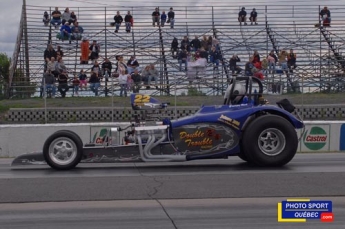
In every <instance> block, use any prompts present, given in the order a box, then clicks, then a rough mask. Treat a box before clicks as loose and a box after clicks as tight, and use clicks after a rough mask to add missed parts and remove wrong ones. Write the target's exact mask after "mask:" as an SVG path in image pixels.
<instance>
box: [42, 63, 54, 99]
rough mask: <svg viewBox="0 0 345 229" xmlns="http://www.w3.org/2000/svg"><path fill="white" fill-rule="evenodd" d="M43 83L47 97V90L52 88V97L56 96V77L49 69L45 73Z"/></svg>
mask: <svg viewBox="0 0 345 229" xmlns="http://www.w3.org/2000/svg"><path fill="white" fill-rule="evenodd" d="M42 83H43V85H45V88H44V91H45V95H44V96H45V97H47V91H49V90H52V98H55V94H56V86H55V77H54V75H53V74H52V73H51V72H50V71H49V70H47V71H46V73H44V75H43V82H42Z"/></svg>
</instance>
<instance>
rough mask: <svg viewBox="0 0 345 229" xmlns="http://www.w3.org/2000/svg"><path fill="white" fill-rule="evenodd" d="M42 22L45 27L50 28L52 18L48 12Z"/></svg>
mask: <svg viewBox="0 0 345 229" xmlns="http://www.w3.org/2000/svg"><path fill="white" fill-rule="evenodd" d="M42 21H43V23H44V25H45V26H48V24H49V21H50V18H49V14H48V12H47V11H45V12H44V14H43V19H42Z"/></svg>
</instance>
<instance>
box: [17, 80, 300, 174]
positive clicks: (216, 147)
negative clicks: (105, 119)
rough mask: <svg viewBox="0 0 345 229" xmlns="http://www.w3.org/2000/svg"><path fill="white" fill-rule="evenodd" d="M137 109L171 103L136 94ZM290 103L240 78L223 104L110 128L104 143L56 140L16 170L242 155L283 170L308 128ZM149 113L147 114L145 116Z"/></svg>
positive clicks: (74, 137)
mask: <svg viewBox="0 0 345 229" xmlns="http://www.w3.org/2000/svg"><path fill="white" fill-rule="evenodd" d="M131 104H132V108H133V109H134V110H137V111H145V112H147V113H149V112H153V113H160V111H162V110H164V109H167V106H168V104H167V103H160V102H159V101H158V100H156V99H154V98H152V97H150V96H148V95H143V94H132V95H131ZM294 110H295V107H294V106H293V105H292V104H291V103H290V102H289V101H288V100H287V99H283V100H281V101H279V102H277V105H270V104H269V103H268V101H266V100H265V99H264V97H263V85H262V83H261V81H260V80H259V79H257V78H252V77H237V78H236V77H234V78H232V79H231V81H230V83H229V86H228V88H227V90H226V92H225V94H224V101H222V102H221V104H219V105H213V106H202V107H201V108H200V109H199V110H198V111H197V112H196V113H195V114H193V115H190V116H186V117H183V118H179V119H176V120H171V119H169V118H164V117H161V118H160V119H159V120H155V121H152V120H148V119H145V120H144V119H143V118H140V117H136V118H135V120H134V121H133V122H132V123H131V124H130V125H129V126H128V127H125V128H124V127H123V128H120V127H116V126H114V127H109V128H107V130H106V133H105V134H103V136H102V139H100V140H99V141H95V142H91V143H90V142H89V143H86V144H84V143H83V142H82V140H81V138H80V137H79V136H78V133H75V132H72V131H69V130H60V131H57V132H55V133H53V134H52V135H50V136H49V137H48V138H47V139H46V140H45V142H44V144H43V151H42V152H38V153H29V154H24V155H21V156H19V157H17V158H15V159H14V161H13V162H12V165H18V164H30V162H37V161H43V162H45V163H47V164H48V165H49V166H51V167H52V168H54V169H58V170H68V169H72V168H74V167H75V166H77V165H78V164H79V163H80V162H139V161H140V162H183V161H190V160H199V159H218V158H228V157H229V156H238V157H240V158H241V159H243V160H244V161H246V162H248V163H250V164H252V165H255V166H283V165H285V164H287V163H288V162H290V161H291V160H292V159H293V157H294V156H295V154H296V151H297V147H298V141H299V139H298V135H297V132H296V129H301V128H304V124H303V122H302V120H301V119H300V118H299V117H298V116H295V115H294ZM145 112H144V113H145Z"/></svg>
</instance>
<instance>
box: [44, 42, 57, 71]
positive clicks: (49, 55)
mask: <svg viewBox="0 0 345 229" xmlns="http://www.w3.org/2000/svg"><path fill="white" fill-rule="evenodd" d="M52 57H54V60H55V58H56V51H55V50H54V48H53V46H52V45H51V44H48V45H47V48H46V50H45V51H44V54H43V58H44V61H45V64H44V70H45V71H46V70H47V59H48V60H50V59H51V58H52Z"/></svg>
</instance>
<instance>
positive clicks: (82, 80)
mask: <svg viewBox="0 0 345 229" xmlns="http://www.w3.org/2000/svg"><path fill="white" fill-rule="evenodd" d="M86 79H87V76H86V74H85V72H84V69H82V70H80V73H79V82H80V84H79V87H80V90H83V85H84V86H85V90H86V88H87V82H86Z"/></svg>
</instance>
